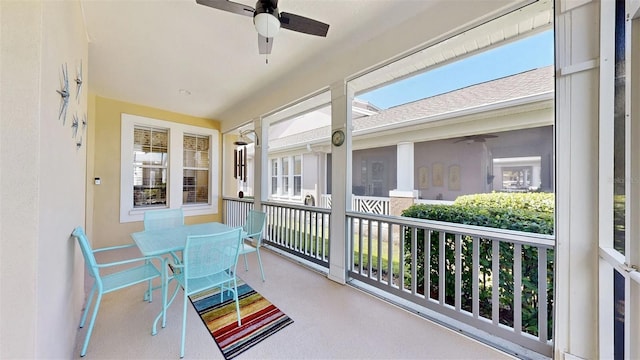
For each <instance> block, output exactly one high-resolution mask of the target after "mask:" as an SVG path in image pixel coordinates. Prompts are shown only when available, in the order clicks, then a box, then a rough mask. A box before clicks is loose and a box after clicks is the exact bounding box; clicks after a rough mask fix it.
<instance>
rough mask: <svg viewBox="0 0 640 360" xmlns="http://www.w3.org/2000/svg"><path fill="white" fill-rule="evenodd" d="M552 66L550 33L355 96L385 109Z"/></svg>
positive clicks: (551, 32) (546, 32)
mask: <svg viewBox="0 0 640 360" xmlns="http://www.w3.org/2000/svg"><path fill="white" fill-rule="evenodd" d="M552 64H553V31H551V30H548V31H545V32H542V33H540V34H537V35H534V36H531V37H528V38H526V39H523V40H519V41H516V42H513V43H510V44H507V45H505V46H502V47H499V48H495V49H492V50H489V51H486V52H483V53H481V54H478V55H474V56H471V57H469V58H466V59H464V60H461V61H457V62H454V63H451V64H447V65H445V66H441V67H438V68H436V69H434V70H430V71H427V72H425V73H422V74H420V75H416V76H414V77H411V78H408V79H405V80H402V81H399V82H396V83H393V84H391V85H387V86H385V87H382V88H379V89H376V90H373V91H371V92H368V93H363V94H359V95H358V96H357V97H358V98H359V99H363V100H366V101H369V102H370V103H371V104H373V105H375V106H377V107H379V108H382V109H387V108H389V107H393V106H396V105H401V104H406V103H408V102H411V101H415V100H419V99H424V98H427V97H430V96H434V95H438V94H442V93H445V92H449V91H452V90H457V89H461V88H463V87H466V86H470V85H474V84H479V83H482V82H485V81H489V80H494V79H498V78H501V77H505V76H509V75H513V74H517V73H521V72H523V71H527V70H531V69H536V68H540V67H545V66H548V65H552Z"/></svg>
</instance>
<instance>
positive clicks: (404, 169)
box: [389, 142, 417, 215]
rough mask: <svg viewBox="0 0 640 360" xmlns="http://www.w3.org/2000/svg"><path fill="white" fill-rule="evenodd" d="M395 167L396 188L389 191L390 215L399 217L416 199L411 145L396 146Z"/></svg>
mask: <svg viewBox="0 0 640 360" xmlns="http://www.w3.org/2000/svg"><path fill="white" fill-rule="evenodd" d="M396 154H397V155H396V156H397V161H396V163H397V165H396V175H397V184H398V186H397V188H396V189H395V190H391V191H389V198H390V205H389V206H390V209H389V211H390V213H391V215H400V214H401V213H402V210H404V209H406V208H407V207H409V206H411V205H412V204H413V199H415V198H416V197H417V191H416V190H415V187H414V184H413V177H414V168H415V163H414V155H413V143H412V142H402V143H399V144H398V145H397V150H396Z"/></svg>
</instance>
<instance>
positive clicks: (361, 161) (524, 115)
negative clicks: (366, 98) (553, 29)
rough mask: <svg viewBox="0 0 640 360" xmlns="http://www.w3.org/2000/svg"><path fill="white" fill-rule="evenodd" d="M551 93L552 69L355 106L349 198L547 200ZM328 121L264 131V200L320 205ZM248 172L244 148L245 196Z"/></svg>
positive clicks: (327, 179)
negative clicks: (517, 196)
mask: <svg viewBox="0 0 640 360" xmlns="http://www.w3.org/2000/svg"><path fill="white" fill-rule="evenodd" d="M553 86H554V79H553V67H551V66H549V67H544V68H540V69H535V70H531V71H527V72H523V73H519V74H515V75H512V76H508V77H504V78H500V79H496V80H493V81H488V82H484V83H480V84H477V85H473V86H468V87H465V88H462V89H459V90H455V91H451V92H448V93H444V94H440V95H436V96H432V97H429V98H425V99H422V100H418V101H414V102H411V103H407V104H403V105H399V106H395V107H392V108H389V109H385V110H381V109H378V108H376V107H374V106H373V105H371V104H368V103H366V102H363V101H360V100H358V101H355V102H354V104H353V108H352V111H353V128H354V129H353V130H354V132H353V153H352V193H353V195H360V196H375V197H388V196H389V194H390V192H392V191H394V190H399V191H404V192H411V194H412V196H413V197H414V198H419V199H427V200H455V198H456V197H458V196H460V195H464V194H473V193H483V192H490V191H493V190H495V191H530V190H540V191H549V192H550V191H553V190H554V184H553V179H554V174H553V159H552V157H553V121H554V90H553ZM330 115H331V114H330V109H329V108H328V107H325V108H322V109H320V110H316V111H313V112H310V113H307V114H304V115H301V116H298V117H295V118H293V119H290V120H286V121H283V122H280V123H277V124H275V125H272V126H271V127H270V128H269V142H268V146H269V156H268V158H269V165H268V169H269V170H268V171H269V172H268V178H269V180H268V183H269V198H270V199H272V200H278V201H293V202H299V203H302V202H305V199H306V202H307V203H308V204H309V205H312V204H313V205H318V202H319V199H320V197H321V196H322V195H323V194H331V172H332V171H335V170H334V169H332V166H331V164H332V162H331V146H330V142H329V141H330V121H331V119H330ZM252 166H253V159H252V149H251V148H250V149H249V159H248V168H249V175H250V176H248V177H247V182H246V183H243V182H240V183H239V184H240V186H241V188H240V190H243V191H245V193H247V192H248V193H251V189H252V187H253V177H252V176H251V175H252ZM398 179H404V180H405V181H402V182H400V184H399V181H398ZM310 197H311V199H310Z"/></svg>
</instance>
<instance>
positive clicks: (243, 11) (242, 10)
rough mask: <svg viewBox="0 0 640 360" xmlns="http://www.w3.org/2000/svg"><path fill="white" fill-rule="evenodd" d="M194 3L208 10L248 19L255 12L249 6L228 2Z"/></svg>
mask: <svg viewBox="0 0 640 360" xmlns="http://www.w3.org/2000/svg"><path fill="white" fill-rule="evenodd" d="M196 3H198V4H200V5H204V6H208V7H210V8H214V9H218V10H222V11H228V12H231V13H234V14H239V15H244V16H250V17H253V13H254V12H255V11H256V10H255V9H254V8H252V7H251V6H247V5H243V4H238V3H235V2H233V1H228V0H196Z"/></svg>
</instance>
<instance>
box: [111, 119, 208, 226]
mask: <svg viewBox="0 0 640 360" xmlns="http://www.w3.org/2000/svg"><path fill="white" fill-rule="evenodd" d="M136 125H141V126H151V127H157V128H166V129H169V164H168V167H169V174H168V181H167V185H168V187H169V194H168V197H169V199H168V202H167V206H166V207H162V208H163V209H164V208H171V209H177V208H182V209H183V212H184V215H185V216H195V215H209V214H217V213H218V202H219V194H218V188H219V186H218V184H219V181H218V179H219V178H218V172H219V163H218V161H219V160H218V159H219V154H218V149H219V146H220V145H219V141H220V136H219V132H218V130H215V129H208V128H203V127H198V126H192V125H185V124H180V123H175V122H171V121H165V120H158V119H152V118H147V117H143V116H137V115H131V114H124V113H123V114H122V116H121V128H120V222H121V223H126V222H134V221H142V220H143V219H144V213H145V212H146V211H148V210H153V209H155V208H140V209H135V208H134V207H133V176H132V174H133V129H134V127H135V126H136ZM184 134H188V135H193V134H197V135H203V136H209V137H210V139H211V140H210V147H209V151H210V154H209V159H210V164H209V166H210V168H209V199H210V203H209V204H187V205H183V204H182V170H183V166H182V165H183V159H182V157H183V155H182V144H183V140H182V139H183V136H184Z"/></svg>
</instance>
